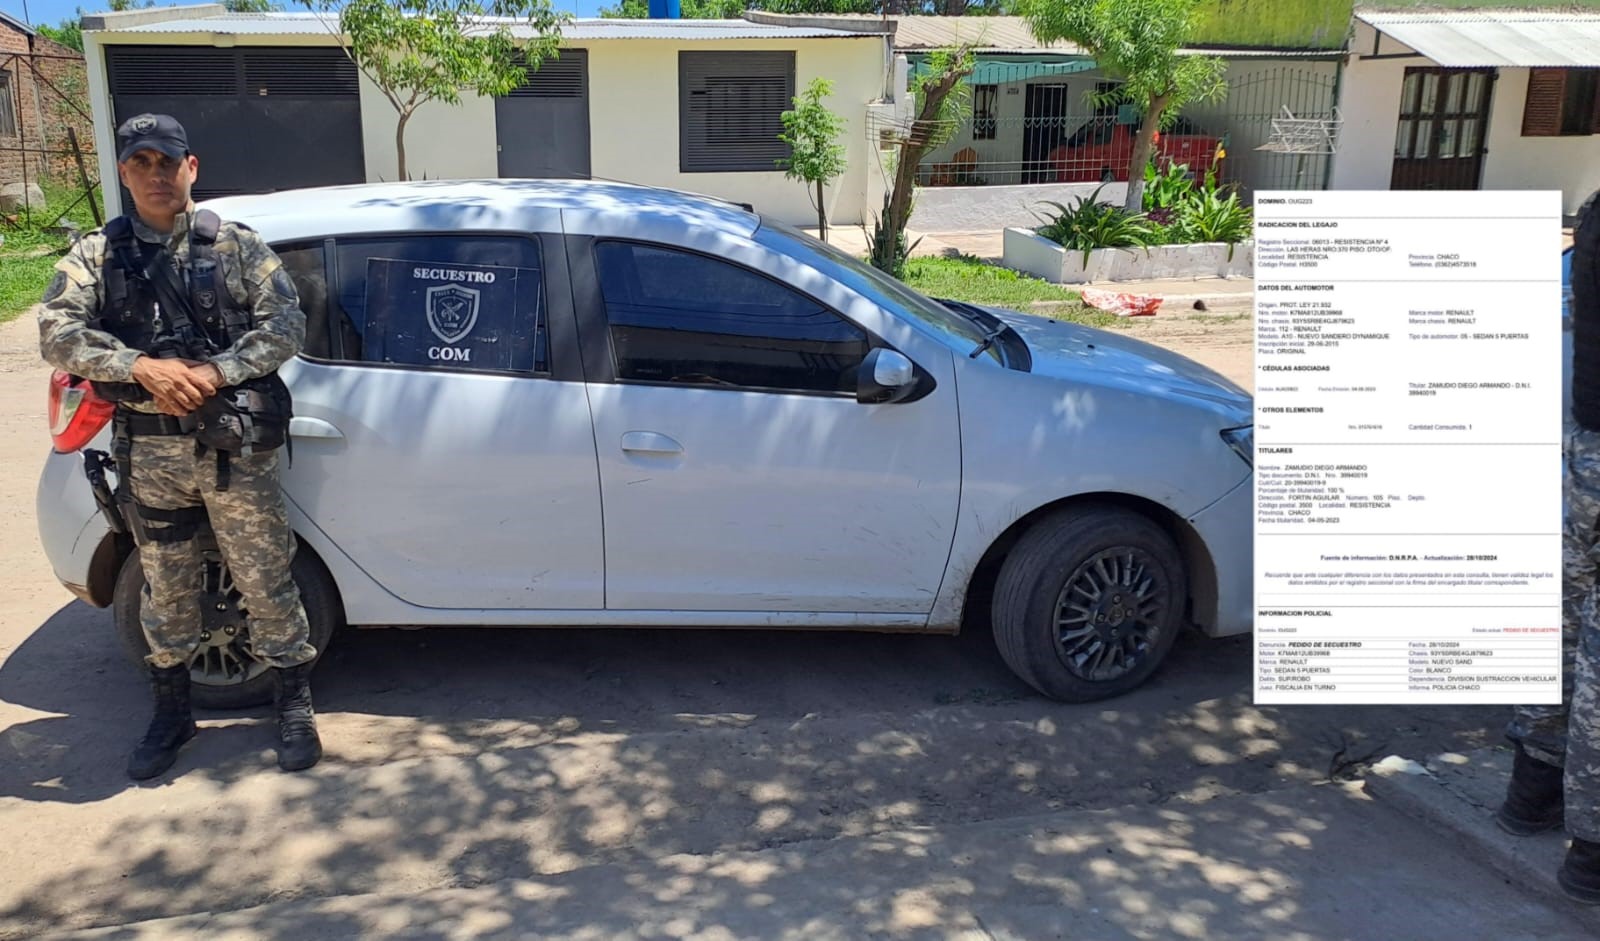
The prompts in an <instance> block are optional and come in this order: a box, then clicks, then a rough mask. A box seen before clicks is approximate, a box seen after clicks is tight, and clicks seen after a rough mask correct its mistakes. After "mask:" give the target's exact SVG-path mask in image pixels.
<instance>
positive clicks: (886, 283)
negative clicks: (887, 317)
mask: <svg viewBox="0 0 1600 941" xmlns="http://www.w3.org/2000/svg"><path fill="white" fill-rule="evenodd" d="M761 227H762V228H763V229H767V230H769V231H772V232H775V233H778V234H780V235H784V236H787V237H789V238H790V239H793V240H794V241H795V242H797V243H799V245H800V246H801V247H803V248H804V249H805V250H806V251H807V252H811V253H816V254H821V255H823V256H825V257H826V258H827V259H828V260H829V261H832V262H834V263H836V264H837V265H839V267H841V268H843V269H844V274H843V276H841V277H840V279H839V280H840V281H842V282H844V283H845V284H847V285H849V286H850V287H852V288H854V289H856V290H858V291H860V290H863V288H866V289H867V290H866V291H865V293H877V294H883V295H887V296H888V297H889V298H891V299H893V300H894V301H895V302H896V304H897V305H898V306H899V308H900V310H901V311H903V312H904V313H905V314H906V315H907V316H910V317H913V318H915V319H916V320H918V321H919V322H921V323H923V324H926V325H927V326H929V327H931V328H932V329H933V330H935V331H936V332H938V333H939V334H940V335H941V336H944V337H947V338H953V339H954V340H955V341H958V342H956V343H954V344H952V345H953V346H955V347H957V348H959V349H963V350H965V349H970V348H971V346H972V345H973V344H977V343H981V342H983V339H984V334H985V333H986V331H985V329H984V328H983V327H982V326H981V325H979V324H977V323H974V322H973V321H972V320H971V319H970V318H968V317H966V316H965V315H963V314H960V313H957V312H956V311H954V310H951V309H950V308H948V307H946V306H944V305H943V304H941V303H939V302H938V301H935V300H933V299H932V298H929V297H925V296H924V295H922V294H919V293H917V292H916V291H913V290H912V289H911V288H908V287H906V286H905V284H903V283H902V282H901V281H899V280H898V279H896V278H893V277H890V276H889V275H888V274H885V273H884V272H882V271H879V270H878V269H876V268H874V267H872V265H870V264H868V263H867V262H866V261H864V260H862V259H860V258H857V257H855V256H854V255H851V254H850V253H849V252H844V251H840V250H839V249H837V248H835V247H833V246H832V245H829V244H828V243H827V242H823V241H820V240H818V239H814V238H810V237H808V236H807V235H806V234H805V233H803V232H801V231H800V230H799V229H796V228H794V227H792V226H789V225H785V224H784V223H782V222H774V221H772V220H770V219H768V218H766V217H764V216H763V217H762V219H761ZM962 342H965V343H966V344H967V345H966V346H962ZM991 355H993V353H992V351H991Z"/></svg>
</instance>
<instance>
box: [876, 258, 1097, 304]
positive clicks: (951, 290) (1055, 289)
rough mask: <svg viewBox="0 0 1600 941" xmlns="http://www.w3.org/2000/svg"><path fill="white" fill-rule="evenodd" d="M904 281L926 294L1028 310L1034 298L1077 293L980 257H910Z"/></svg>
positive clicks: (1059, 297)
mask: <svg viewBox="0 0 1600 941" xmlns="http://www.w3.org/2000/svg"><path fill="white" fill-rule="evenodd" d="M906 284H908V285H910V286H911V287H912V288H915V289H916V290H918V291H921V292H922V293H923V294H926V295H928V296H929V297H946V298H949V299H950V300H953V301H966V302H967V303H969V304H990V305H993V306H995V307H1011V308H1016V309H1019V310H1027V309H1028V305H1030V304H1032V303H1034V302H1035V301H1057V302H1065V301H1075V300H1077V299H1078V295H1077V293H1076V292H1073V291H1068V290H1067V289H1065V288H1063V287H1061V286H1060V285H1058V284H1051V283H1050V282H1048V281H1041V280H1040V279H1038V278H1030V277H1028V276H1027V275H1025V274H1018V273H1017V272H1015V271H1012V270H1011V269H1010V268H1001V267H999V266H998V265H991V264H989V263H987V262H985V261H984V260H983V259H981V258H974V257H973V256H971V255H958V256H956V257H954V258H913V259H911V260H910V261H909V262H907V263H906Z"/></svg>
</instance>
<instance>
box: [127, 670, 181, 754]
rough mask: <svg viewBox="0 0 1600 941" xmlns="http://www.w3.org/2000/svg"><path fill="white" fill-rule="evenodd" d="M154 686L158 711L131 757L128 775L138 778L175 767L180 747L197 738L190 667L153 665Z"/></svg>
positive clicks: (151, 675)
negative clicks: (191, 711) (174, 763)
mask: <svg viewBox="0 0 1600 941" xmlns="http://www.w3.org/2000/svg"><path fill="white" fill-rule="evenodd" d="M150 686H151V688H152V689H154V690H155V695H156V714H155V716H154V718H152V719H151V720H150V728H149V730H148V731H146V732H145V733H144V740H143V741H141V742H140V743H139V747H137V748H135V749H134V750H133V754H132V755H131V756H130V757H129V758H128V777H130V778H132V779H134V780H135V781H143V780H145V779H146V778H153V777H155V776H156V775H158V774H160V773H161V772H163V771H165V770H167V769H168V768H170V767H172V763H173V762H174V761H177V760H178V749H180V748H182V747H183V744H184V743H185V742H187V741H188V740H189V739H191V738H194V732H195V728H194V716H193V715H192V714H191V713H190V711H189V666H188V664H182V665H179V666H175V667H150Z"/></svg>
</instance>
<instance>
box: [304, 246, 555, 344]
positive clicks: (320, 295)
mask: <svg viewBox="0 0 1600 941" xmlns="http://www.w3.org/2000/svg"><path fill="white" fill-rule="evenodd" d="M328 254H329V253H327V252H325V251H324V250H323V249H322V248H321V247H320V246H319V247H317V248H315V249H313V248H311V247H304V248H296V249H295V250H293V251H292V253H291V252H288V251H280V252H279V255H280V257H282V258H283V259H284V265H285V267H286V268H288V269H289V271H290V274H291V276H292V277H294V279H295V283H296V286H297V287H299V288H300V292H301V306H302V307H303V308H306V314H307V337H306V355H308V356H312V357H314V358H318V359H332V360H341V361H347V362H363V363H386V364H392V365H401V366H428V367H446V368H454V369H469V370H476V371H494V372H503V371H512V372H544V371H546V370H547V368H548V365H547V359H548V356H547V352H546V350H547V344H546V338H545V317H544V292H543V284H542V280H543V279H542V278H541V265H540V258H539V245H538V243H537V242H536V241H534V240H533V239H528V238H521V237H515V236H487V235H459V236H458V235H395V236H366V237H359V238H345V239H338V240H336V242H335V244H334V248H333V251H332V253H331V255H332V257H331V259H328V258H327V255H328ZM325 261H331V265H327V266H325V265H324V262H325ZM330 284H331V285H333V290H331V291H330V290H329V289H328V285H330Z"/></svg>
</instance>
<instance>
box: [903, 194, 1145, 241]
mask: <svg viewBox="0 0 1600 941" xmlns="http://www.w3.org/2000/svg"><path fill="white" fill-rule="evenodd" d="M1100 185H1101V184H1099V183H1029V184H1019V185H1016V186H924V187H921V188H919V189H918V190H917V202H916V205H915V206H914V207H913V208H912V211H911V228H912V229H915V230H916V231H918V232H993V231H995V230H996V229H1004V228H1006V227H1007V226H1020V227H1022V228H1026V229H1031V228H1034V227H1035V226H1037V225H1039V224H1040V223H1039V215H1040V214H1043V215H1045V216H1052V215H1054V214H1055V212H1056V210H1055V209H1054V208H1053V207H1050V206H1045V205H1042V203H1043V202H1044V201H1045V200H1051V201H1053V202H1058V203H1061V204H1062V205H1065V206H1071V205H1073V203H1074V202H1076V201H1077V199H1078V198H1079V197H1083V198H1085V199H1087V198H1088V197H1089V195H1090V194H1092V193H1093V192H1094V191H1095V190H1096V189H1099V188H1100ZM1127 195H1128V184H1126V183H1107V184H1105V189H1103V190H1101V191H1100V202H1103V203H1110V204H1112V205H1114V206H1120V205H1122V201H1123V200H1124V199H1126V198H1127Z"/></svg>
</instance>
